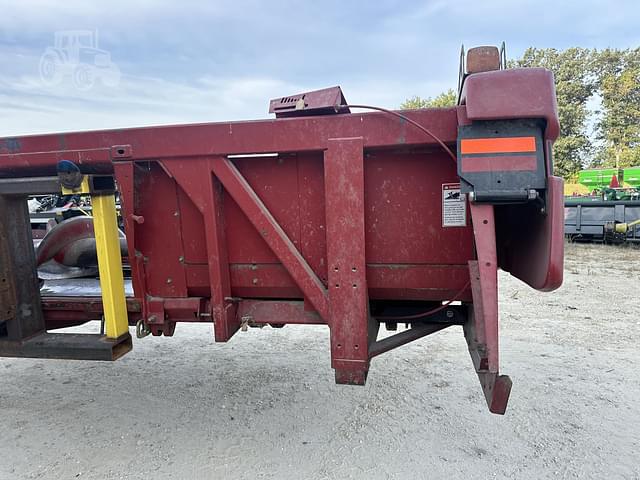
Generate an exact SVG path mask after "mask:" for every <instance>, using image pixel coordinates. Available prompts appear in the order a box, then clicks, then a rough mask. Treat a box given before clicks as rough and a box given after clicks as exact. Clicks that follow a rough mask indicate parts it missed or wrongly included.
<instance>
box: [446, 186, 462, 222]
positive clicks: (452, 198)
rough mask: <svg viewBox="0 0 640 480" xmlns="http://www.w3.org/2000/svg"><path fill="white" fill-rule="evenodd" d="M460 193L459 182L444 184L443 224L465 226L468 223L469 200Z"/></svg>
mask: <svg viewBox="0 0 640 480" xmlns="http://www.w3.org/2000/svg"><path fill="white" fill-rule="evenodd" d="M465 197H466V196H465V194H464V193H460V184H459V183H443V184H442V226H443V227H465V226H466V225H467V202H466V201H465V200H466V198H465Z"/></svg>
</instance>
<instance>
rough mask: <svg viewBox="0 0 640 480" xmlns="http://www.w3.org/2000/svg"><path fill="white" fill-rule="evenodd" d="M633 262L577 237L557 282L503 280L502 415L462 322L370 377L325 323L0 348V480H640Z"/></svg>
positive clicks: (382, 360) (378, 364) (402, 352)
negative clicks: (40, 348) (34, 352)
mask: <svg viewBox="0 0 640 480" xmlns="http://www.w3.org/2000/svg"><path fill="white" fill-rule="evenodd" d="M638 265H640V250H637V249H635V250H634V249H628V248H618V247H602V246H589V245H569V246H568V247H567V260H566V272H565V284H564V286H563V287H562V288H561V289H559V290H558V291H556V292H553V293H550V294H542V293H538V292H535V291H533V290H531V289H530V288H528V287H526V286H525V285H524V284H522V283H520V282H518V281H516V280H515V279H513V278H511V277H509V276H508V275H506V274H501V276H500V281H501V284H500V288H501V292H500V301H501V303H500V306H501V319H502V323H501V334H502V336H501V342H502V343H501V348H502V351H501V354H502V368H503V373H506V374H509V375H510V376H511V378H512V379H513V381H514V386H513V390H512V393H511V401H510V404H509V408H508V409H507V414H506V415H505V416H504V417H501V416H496V415H491V414H490V413H488V411H487V409H486V406H485V403H484V398H483V397H482V393H481V389H480V386H479V383H478V380H477V378H476V376H475V373H474V372H473V369H472V367H471V362H470V359H469V357H468V353H467V350H466V344H465V341H464V337H463V335H462V331H461V328H458V327H456V328H451V329H448V330H445V331H443V332H440V333H438V334H435V335H433V336H431V337H427V338H425V339H423V340H421V341H418V342H415V343H413V344H411V345H408V346H406V347H403V348H401V349H398V350H395V351H393V352H390V353H388V354H385V355H383V356H381V357H379V358H377V359H376V360H374V361H373V364H372V368H371V371H370V374H369V381H368V383H367V385H366V386H365V387H350V386H338V385H335V384H334V383H333V371H332V370H331V368H330V365H329V345H328V331H327V329H326V328H324V327H308V326H307V327H304V326H299V327H295V326H288V327H286V328H284V329H281V330H275V329H270V328H264V329H262V330H258V329H250V330H249V332H248V333H238V334H237V335H236V337H235V338H234V339H233V340H232V341H231V342H230V343H228V344H226V345H214V344H213V341H212V331H211V328H210V326H206V325H179V327H178V329H177V331H176V335H175V337H174V338H152V337H147V338H146V339H144V340H141V341H137V342H136V344H135V348H134V351H133V352H132V353H130V354H128V355H127V356H126V357H124V358H123V359H122V360H120V361H118V362H115V363H113V364H109V363H90V362H77V361H76V362H69V361H54V360H50V361H43V360H18V359H0V375H1V376H0V408H1V409H2V410H1V411H2V415H1V416H0V432H2V433H1V434H0V451H1V452H2V458H3V461H2V462H1V463H0V479H2V480H5V479H7V480H9V479H32V478H47V479H69V478H87V479H116V478H131V479H154V480H155V479H183V478H189V479H201V478H207V479H217V478H224V479H261V478H264V479H343V478H357V479H360V478H366V479H396V478H398V479H422V478H447V479H451V478H518V479H520V478H532V479H541V478H594V479H595V478H597V479H600V478H608V479H618V478H620V479H640V400H639V399H640V373H639V369H638V366H639V365H640V360H639V358H640V356H639V354H638V348H637V345H638V338H640V316H639V315H638V312H639V311H640V299H639V298H638V291H639V286H640V274H639V270H638ZM82 328H84V329H85V330H87V329H89V328H91V329H93V328H95V325H91V326H85V327H82Z"/></svg>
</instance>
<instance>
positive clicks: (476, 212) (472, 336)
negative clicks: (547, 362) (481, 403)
mask: <svg viewBox="0 0 640 480" xmlns="http://www.w3.org/2000/svg"><path fill="white" fill-rule="evenodd" d="M470 208H471V219H472V221H473V234H474V236H475V241H476V253H477V257H478V260H472V261H470V262H469V275H470V278H471V293H472V296H473V310H472V311H471V312H470V315H469V319H468V320H467V322H466V323H465V324H464V333H465V338H466V340H467V344H468V345H469V353H470V354H471V359H472V361H473V365H474V367H475V369H476V372H477V374H478V379H479V380H480V384H481V386H482V390H483V392H484V395H485V399H486V401H487V405H488V406H489V410H490V411H491V412H492V413H498V414H504V412H505V410H506V408H507V402H508V401H509V394H510V392H511V379H510V378H509V377H508V376H506V375H500V372H499V355H498V264H497V263H498V259H497V254H496V234H495V216H494V210H493V205H477V204H473V203H472V204H471V205H470Z"/></svg>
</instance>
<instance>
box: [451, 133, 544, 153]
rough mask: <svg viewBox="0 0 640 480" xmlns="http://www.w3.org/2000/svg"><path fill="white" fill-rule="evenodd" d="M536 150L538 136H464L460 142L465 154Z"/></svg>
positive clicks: (461, 150)
mask: <svg viewBox="0 0 640 480" xmlns="http://www.w3.org/2000/svg"><path fill="white" fill-rule="evenodd" d="M535 151H536V137H500V138H463V139H462V141H461V142H460V152H461V153H462V154H463V155H465V154H469V153H517V152H535Z"/></svg>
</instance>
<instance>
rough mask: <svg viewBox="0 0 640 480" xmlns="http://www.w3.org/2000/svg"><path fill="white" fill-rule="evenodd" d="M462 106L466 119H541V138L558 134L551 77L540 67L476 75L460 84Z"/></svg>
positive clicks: (558, 127)
mask: <svg viewBox="0 0 640 480" xmlns="http://www.w3.org/2000/svg"><path fill="white" fill-rule="evenodd" d="M462 103H463V104H465V110H466V116H467V118H468V119H469V120H471V121H473V120H508V119H512V118H543V119H545V120H546V122H547V127H546V130H545V138H546V139H547V140H552V141H553V140H555V139H556V138H558V135H559V134H560V124H559V123H558V104H557V102H556V91H555V84H554V81H553V74H552V73H551V72H550V71H549V70H546V69H544V68H510V69H507V70H500V71H496V72H485V73H476V74H474V75H471V76H469V77H468V78H467V79H466V80H465V82H464V88H463V92H462Z"/></svg>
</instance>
